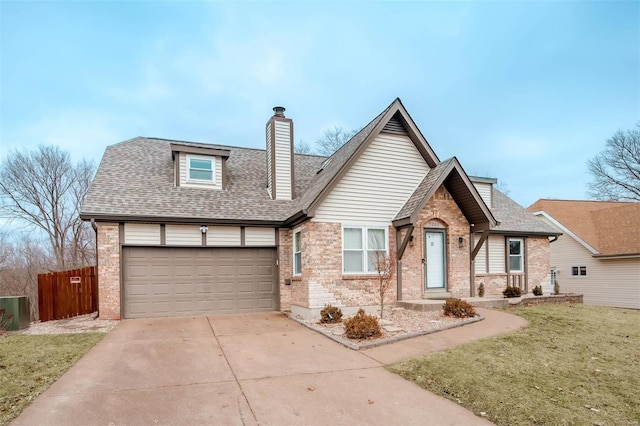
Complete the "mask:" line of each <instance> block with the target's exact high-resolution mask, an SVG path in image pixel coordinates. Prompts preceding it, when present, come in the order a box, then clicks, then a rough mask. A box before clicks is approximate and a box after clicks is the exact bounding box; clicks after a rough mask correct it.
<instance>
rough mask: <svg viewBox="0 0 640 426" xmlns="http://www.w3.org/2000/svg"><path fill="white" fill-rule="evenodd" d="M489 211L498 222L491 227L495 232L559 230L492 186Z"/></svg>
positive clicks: (548, 231) (544, 232)
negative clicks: (491, 203)
mask: <svg viewBox="0 0 640 426" xmlns="http://www.w3.org/2000/svg"><path fill="white" fill-rule="evenodd" d="M491 212H492V213H493V215H494V216H495V218H496V219H497V220H498V222H500V224H499V225H498V226H496V227H495V228H493V231H497V232H518V233H534V234H549V235H558V234H560V232H558V230H556V229H555V228H553V227H552V226H550V225H548V224H546V223H545V222H543V221H541V220H540V219H538V218H537V217H535V216H534V215H533V214H531V213H530V212H529V211H527V209H525V208H524V207H522V206H521V205H520V204H518V203H516V202H515V201H513V200H512V199H511V198H509V197H507V196H506V195H504V194H503V193H502V192H500V191H498V190H497V189H496V188H495V187H494V188H493V206H492V207H491Z"/></svg>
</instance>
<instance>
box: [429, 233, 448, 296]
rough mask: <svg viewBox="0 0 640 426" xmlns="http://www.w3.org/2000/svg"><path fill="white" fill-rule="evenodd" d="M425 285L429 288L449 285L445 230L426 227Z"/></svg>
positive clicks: (442, 287)
mask: <svg viewBox="0 0 640 426" xmlns="http://www.w3.org/2000/svg"><path fill="white" fill-rule="evenodd" d="M424 242H425V243H424V245H425V246H424V257H425V268H424V269H425V271H424V272H425V286H426V289H427V290H432V289H445V288H446V287H447V273H446V271H447V264H446V249H445V247H446V245H445V231H444V230H435V229H425V231H424Z"/></svg>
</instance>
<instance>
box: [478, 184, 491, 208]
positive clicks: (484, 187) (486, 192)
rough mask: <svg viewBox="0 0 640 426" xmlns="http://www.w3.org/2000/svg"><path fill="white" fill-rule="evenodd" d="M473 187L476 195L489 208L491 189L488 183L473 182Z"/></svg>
mask: <svg viewBox="0 0 640 426" xmlns="http://www.w3.org/2000/svg"><path fill="white" fill-rule="evenodd" d="M473 186H475V187H476V190H477V191H478V194H480V197H482V200H483V201H484V203H485V204H486V205H487V207H491V192H492V191H491V187H492V185H491V184H490V183H482V182H473Z"/></svg>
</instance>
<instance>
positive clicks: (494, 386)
mask: <svg viewBox="0 0 640 426" xmlns="http://www.w3.org/2000/svg"><path fill="white" fill-rule="evenodd" d="M509 313H513V314H516V315H520V316H522V317H524V318H526V319H527V320H528V321H529V326H528V327H526V328H524V329H522V330H519V331H516V332H513V333H510V334H506V335H501V336H497V337H494V338H489V339H485V340H482V341H478V342H474V343H470V344H466V345H462V346H459V347H456V348H454V349H450V350H447V351H444V352H438V353H434V354H432V355H429V356H426V357H420V358H415V359H412V360H409V361H405V362H402V363H398V364H395V365H392V366H389V367H388V369H389V370H390V371H392V372H394V373H396V374H399V375H401V376H402V377H404V378H405V379H408V380H411V381H413V382H415V383H416V384H418V385H419V386H421V387H423V388H424V389H427V390H429V391H431V392H434V393H436V394H438V395H441V396H443V397H445V398H448V399H450V400H452V401H455V402H457V403H459V404H461V405H462V406H464V407H465V408H467V409H469V410H471V411H473V412H474V413H476V414H477V415H481V416H483V417H486V418H487V419H489V420H491V421H492V422H494V423H496V424H498V425H531V424H554V425H555V424H558V425H560V424H563V425H564V424H567V425H573V424H575V425H582V424H591V425H613V424H615V425H638V424H640V405H639V404H638V401H640V374H638V366H639V365H640V326H639V324H640V311H635V310H628V309H618V308H607V307H598V306H585V305H538V306H530V307H518V308H512V309H509Z"/></svg>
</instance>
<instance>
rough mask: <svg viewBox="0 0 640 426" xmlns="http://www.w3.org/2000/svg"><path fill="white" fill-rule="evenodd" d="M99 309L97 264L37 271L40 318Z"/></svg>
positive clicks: (72, 315) (59, 317)
mask: <svg viewBox="0 0 640 426" xmlns="http://www.w3.org/2000/svg"><path fill="white" fill-rule="evenodd" d="M97 310H98V277H97V275H96V268H95V266H89V267H87V268H82V269H72V270H69V271H61V272H49V273H47V274H38V313H39V317H40V321H51V320H57V319H63V318H70V317H75V316H78V315H84V314H90V313H91V312H95V311H97Z"/></svg>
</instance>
